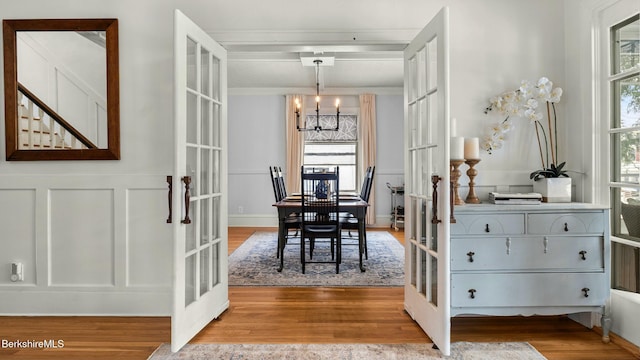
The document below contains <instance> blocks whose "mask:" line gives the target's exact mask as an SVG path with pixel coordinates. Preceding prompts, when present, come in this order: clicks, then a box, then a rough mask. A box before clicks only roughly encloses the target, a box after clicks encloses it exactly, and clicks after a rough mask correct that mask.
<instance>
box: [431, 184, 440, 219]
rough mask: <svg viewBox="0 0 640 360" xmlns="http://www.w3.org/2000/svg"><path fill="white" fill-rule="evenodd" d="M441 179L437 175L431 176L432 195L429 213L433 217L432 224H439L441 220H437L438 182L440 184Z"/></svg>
mask: <svg viewBox="0 0 640 360" xmlns="http://www.w3.org/2000/svg"><path fill="white" fill-rule="evenodd" d="M440 180H442V178H441V177H440V176H438V175H431V182H432V183H433V195H432V196H431V204H432V207H431V213H432V214H433V216H432V217H431V223H432V224H439V223H441V222H442V220H440V219H438V182H440Z"/></svg>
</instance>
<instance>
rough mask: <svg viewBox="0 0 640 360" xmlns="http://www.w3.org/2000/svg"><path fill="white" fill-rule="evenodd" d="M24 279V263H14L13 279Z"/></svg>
mask: <svg viewBox="0 0 640 360" xmlns="http://www.w3.org/2000/svg"><path fill="white" fill-rule="evenodd" d="M23 280H24V272H23V266H22V263H12V264H11V281H13V282H16V281H23Z"/></svg>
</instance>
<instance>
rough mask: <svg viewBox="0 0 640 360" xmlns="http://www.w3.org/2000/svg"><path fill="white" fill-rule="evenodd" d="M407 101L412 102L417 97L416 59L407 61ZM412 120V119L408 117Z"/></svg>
mask: <svg viewBox="0 0 640 360" xmlns="http://www.w3.org/2000/svg"><path fill="white" fill-rule="evenodd" d="M408 66H409V101H413V100H415V99H416V97H417V95H416V94H417V93H418V81H417V80H416V72H417V71H418V70H417V59H416V57H415V56H414V57H412V58H411V59H409V65H408ZM410 118H412V117H410Z"/></svg>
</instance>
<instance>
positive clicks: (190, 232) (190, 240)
mask: <svg viewBox="0 0 640 360" xmlns="http://www.w3.org/2000/svg"><path fill="white" fill-rule="evenodd" d="M198 203H199V202H198V201H191V202H190V203H189V204H190V205H189V218H190V219H191V221H192V223H191V224H188V225H187V226H186V234H185V236H186V238H185V242H184V244H185V251H186V252H189V251H192V250H194V249H195V248H196V246H197V244H198V234H197V232H198V229H197V228H196V227H195V226H193V225H194V224H193V221H194V219H197V218H198Z"/></svg>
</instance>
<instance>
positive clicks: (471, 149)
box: [464, 137, 480, 159]
mask: <svg viewBox="0 0 640 360" xmlns="http://www.w3.org/2000/svg"><path fill="white" fill-rule="evenodd" d="M464 158H465V159H479V158H480V141H479V140H478V138H477V137H472V138H465V139H464Z"/></svg>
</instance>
